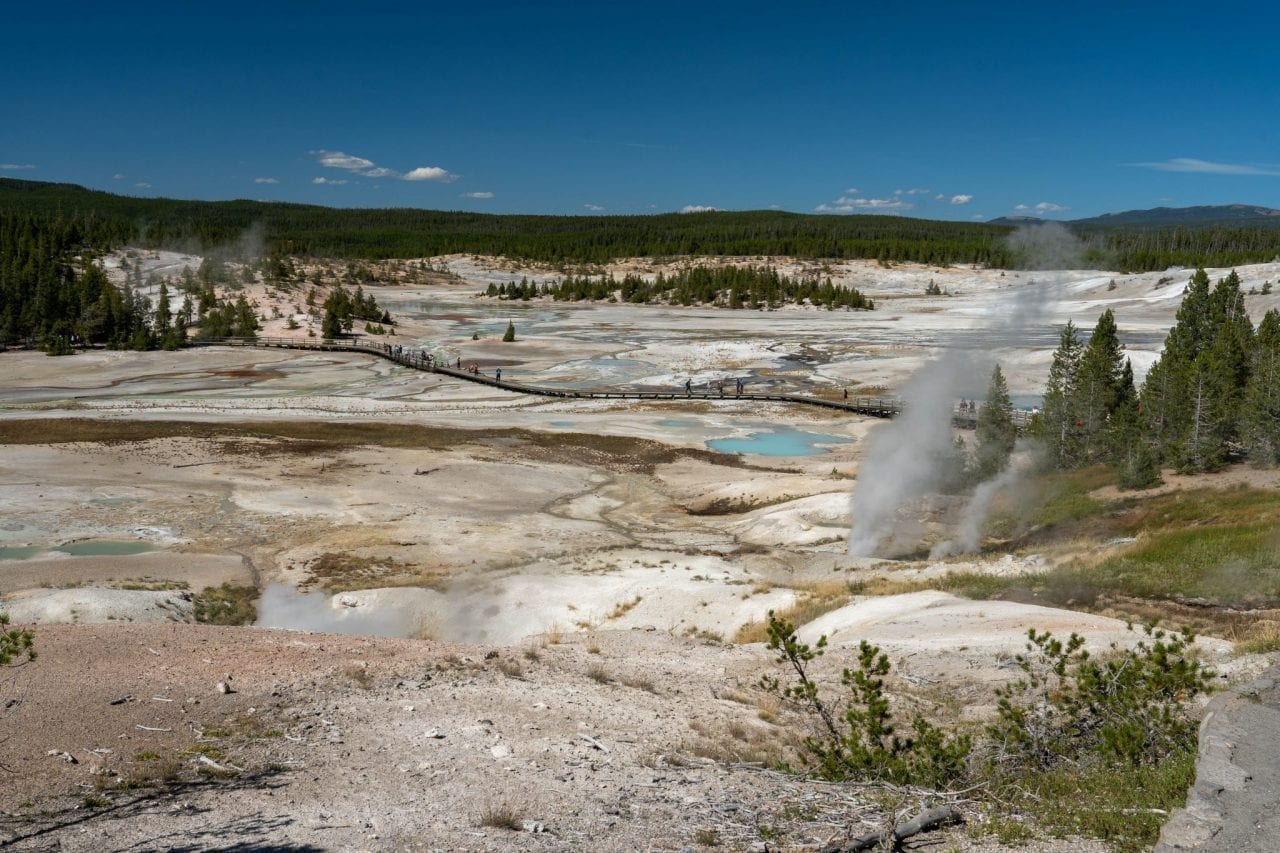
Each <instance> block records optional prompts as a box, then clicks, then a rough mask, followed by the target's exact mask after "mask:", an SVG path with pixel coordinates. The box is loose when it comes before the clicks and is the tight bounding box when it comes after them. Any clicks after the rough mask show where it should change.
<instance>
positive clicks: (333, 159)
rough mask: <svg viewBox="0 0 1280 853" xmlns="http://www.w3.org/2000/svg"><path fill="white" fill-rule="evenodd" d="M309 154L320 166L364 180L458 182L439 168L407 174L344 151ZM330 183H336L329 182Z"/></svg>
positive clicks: (429, 168) (420, 168) (417, 170)
mask: <svg viewBox="0 0 1280 853" xmlns="http://www.w3.org/2000/svg"><path fill="white" fill-rule="evenodd" d="M311 154H312V155H313V156H314V157H315V158H316V162H317V163H319V164H320V165H321V166H325V167H327V168H330V169H345V170H346V171H348V172H354V173H355V174H357V175H361V176H363V177H366V178H398V179H399V180H402V181H435V182H436V183H441V184H450V183H453V182H454V181H456V180H458V176H457V175H455V174H453V173H452V172H450V171H449V170H448V169H444V168H442V167H440V166H419V167H418V168H416V169H410V170H409V171H408V172H398V171H396V170H395V169H388V168H387V167H386V166H379V165H378V164H377V163H375V162H373V161H372V160H369V159H367V158H365V157H357V156H356V155H354V154H348V153H346V152H345V151H326V150H324V149H320V150H318V151H312V152H311ZM330 183H337V182H336V181H330Z"/></svg>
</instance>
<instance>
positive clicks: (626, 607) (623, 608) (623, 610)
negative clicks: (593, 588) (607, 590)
mask: <svg viewBox="0 0 1280 853" xmlns="http://www.w3.org/2000/svg"><path fill="white" fill-rule="evenodd" d="M643 600H644V598H643V596H639V595H637V596H636V597H635V598H633V599H631V600H630V601H619V602H618V603H617V604H615V605H614V606H613V609H612V610H610V611H609V615H608V616H606V617H605V621H609V620H612V619H621V618H622V617H623V616H626V615H627V614H628V613H630V612H631V611H632V610H634V609H635V607H636V605H637V604H639V603H640V602H641V601H643Z"/></svg>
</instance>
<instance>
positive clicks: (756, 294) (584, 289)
mask: <svg viewBox="0 0 1280 853" xmlns="http://www.w3.org/2000/svg"><path fill="white" fill-rule="evenodd" d="M484 295H486V296H495V297H497V298H498V299H508V300H521V301H525V302H527V301H529V300H530V299H538V298H541V297H550V298H552V299H554V300H556V301H562V302H581V301H586V300H589V301H609V302H630V303H633V304H652V303H665V304H669V305H714V306H720V307H725V308H750V309H761V308H777V307H779V306H780V305H804V304H808V305H813V306H816V307H820V308H826V309H828V310H834V309H836V308H855V309H864V310H868V311H870V310H871V309H873V308H875V305H874V303H872V301H871V300H870V299H868V298H867V297H865V296H863V295H862V293H861V292H860V291H858V289H857V288H854V287H846V286H844V285H838V284H833V283H832V282H831V279H829V278H828V279H827V280H826V281H823V280H822V279H821V278H820V277H819V276H816V275H814V276H801V277H798V278H792V277H790V276H786V275H782V274H780V273H779V272H778V271H777V270H775V269H773V268H772V267H756V266H746V267H705V266H704V267H693V268H691V269H686V270H680V271H679V272H677V273H674V274H672V275H666V274H665V273H661V272H660V273H658V275H657V276H656V277H655V278H654V279H653V280H652V281H649V280H646V279H645V278H643V277H641V276H638V275H635V274H628V275H626V276H623V277H622V278H621V279H618V278H616V277H614V276H612V275H607V276H606V275H601V276H598V277H594V278H593V277H591V276H572V275H571V276H566V277H565V278H562V279H558V280H556V281H554V282H552V283H550V284H543V285H538V284H534V283H531V282H529V280H528V279H527V278H526V279H522V280H521V281H520V282H514V281H513V282H510V283H508V284H490V285H489V287H488V289H487V290H485V293H484Z"/></svg>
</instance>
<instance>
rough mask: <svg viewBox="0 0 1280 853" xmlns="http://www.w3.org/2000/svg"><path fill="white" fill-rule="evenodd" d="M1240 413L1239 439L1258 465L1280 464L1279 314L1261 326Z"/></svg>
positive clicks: (1270, 313)
mask: <svg viewBox="0 0 1280 853" xmlns="http://www.w3.org/2000/svg"><path fill="white" fill-rule="evenodd" d="M1253 349H1254V356H1253V363H1252V369H1251V371H1250V375H1249V381H1248V384H1247V385H1246V386H1245V390H1244V395H1243V402H1242V405H1241V412H1240V427H1239V428H1240V439H1241V443H1242V444H1243V445H1244V449H1245V452H1246V453H1248V454H1249V458H1250V460H1252V461H1253V463H1254V464H1255V465H1268V466H1269V465H1280V312H1277V311H1276V309H1274V308H1272V309H1271V310H1270V311H1268V312H1267V314H1266V316H1265V317H1263V318H1262V322H1261V323H1259V324H1258V333H1257V335H1256V336H1255V338H1254V347H1253Z"/></svg>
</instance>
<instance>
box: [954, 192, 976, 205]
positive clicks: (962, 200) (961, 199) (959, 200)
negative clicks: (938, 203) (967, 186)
mask: <svg viewBox="0 0 1280 853" xmlns="http://www.w3.org/2000/svg"><path fill="white" fill-rule="evenodd" d="M971 201H973V196H971V195H967V194H965V193H961V194H960V195H953V196H952V197H951V203H952V204H968V203H969V202H971Z"/></svg>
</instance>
